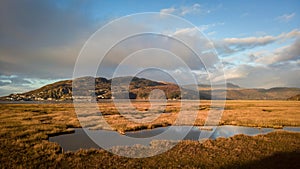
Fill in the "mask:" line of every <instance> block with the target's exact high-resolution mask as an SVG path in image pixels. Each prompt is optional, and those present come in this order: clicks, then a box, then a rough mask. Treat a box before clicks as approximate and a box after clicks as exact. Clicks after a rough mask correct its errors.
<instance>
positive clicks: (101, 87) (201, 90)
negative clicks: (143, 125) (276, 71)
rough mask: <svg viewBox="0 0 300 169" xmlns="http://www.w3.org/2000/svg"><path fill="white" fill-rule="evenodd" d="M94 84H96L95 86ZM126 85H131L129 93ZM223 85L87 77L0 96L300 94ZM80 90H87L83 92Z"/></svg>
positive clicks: (235, 96)
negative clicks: (157, 92) (158, 92)
mask: <svg viewBox="0 0 300 169" xmlns="http://www.w3.org/2000/svg"><path fill="white" fill-rule="evenodd" d="M88 82H92V84H87V83H88ZM93 82H95V83H94V84H95V85H94V84H93ZM73 83H74V84H73ZM112 84H116V87H117V88H118V89H117V90H116V91H115V90H114V93H113V94H112V91H111V85H112ZM125 84H129V91H128V87H127V86H125ZM73 85H74V86H76V88H75V89H73ZM87 86H88V88H87ZM223 86H224V84H223V85H222V84H219V85H214V90H211V87H210V85H207V84H199V85H198V86H197V87H198V91H195V90H191V89H190V87H189V85H186V86H185V87H186V88H185V87H183V88H180V87H179V86H178V85H176V84H174V83H170V82H158V81H154V80H149V79H145V78H139V77H130V76H126V77H116V78H113V79H106V78H103V77H96V78H95V77H91V76H86V77H80V78H76V79H73V80H63V81H58V82H55V83H52V84H48V85H45V86H43V87H40V88H38V89H35V90H31V91H28V92H24V93H18V94H10V95H8V96H3V97H0V100H11V101H21V100H23V101H41V100H56V101H63V100H72V99H73V98H72V94H73V93H74V92H75V93H76V95H77V96H85V97H95V99H96V100H101V99H112V98H113V97H119V98H129V99H147V98H148V97H149V95H150V93H151V91H152V90H154V89H159V90H162V91H163V92H164V93H165V97H166V98H167V99H185V98H188V99H199V95H200V99H208V100H209V99H211V98H212V97H214V98H217V99H225V98H224V96H226V99H229V100H287V99H288V98H291V97H293V96H295V95H297V94H300V88H288V87H273V88H270V89H261V88H260V89H255V88H251V89H247V88H241V87H240V86H238V85H235V84H232V83H227V84H226V86H227V88H225V89H224V88H223ZM77 89H84V90H82V91H79V90H77ZM73 90H74V91H73ZM212 94H213V96H212ZM155 97H156V96H155ZM157 97H158V96H157Z"/></svg>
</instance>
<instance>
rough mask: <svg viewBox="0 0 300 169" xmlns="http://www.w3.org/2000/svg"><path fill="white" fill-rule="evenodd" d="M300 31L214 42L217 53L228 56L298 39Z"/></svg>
mask: <svg viewBox="0 0 300 169" xmlns="http://www.w3.org/2000/svg"><path fill="white" fill-rule="evenodd" d="M299 37H300V31H299V30H298V29H295V30H292V31H290V32H288V33H281V34H280V35H278V36H270V35H269V36H261V37H255V36H253V37H245V38H225V39H223V40H219V41H215V46H216V48H217V51H218V52H219V53H220V54H221V55H228V54H232V53H235V52H240V51H244V50H247V49H252V48H255V47H258V46H265V45H268V44H271V43H274V42H277V41H278V42H283V41H286V40H289V39H293V38H299Z"/></svg>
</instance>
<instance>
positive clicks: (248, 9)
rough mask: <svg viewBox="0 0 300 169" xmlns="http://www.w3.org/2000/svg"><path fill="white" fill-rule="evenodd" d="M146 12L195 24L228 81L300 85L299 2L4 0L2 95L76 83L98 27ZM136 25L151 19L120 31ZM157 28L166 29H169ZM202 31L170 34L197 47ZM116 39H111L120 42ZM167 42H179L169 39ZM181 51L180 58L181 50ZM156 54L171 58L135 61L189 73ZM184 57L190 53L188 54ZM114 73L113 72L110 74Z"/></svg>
mask: <svg viewBox="0 0 300 169" xmlns="http://www.w3.org/2000/svg"><path fill="white" fill-rule="evenodd" d="M144 12H157V13H160V14H165V15H168V14H172V15H176V16H178V17H181V18H183V19H185V20H187V21H188V22H190V23H192V24H193V25H194V26H195V27H196V28H197V30H200V31H201V32H202V33H203V34H204V36H205V37H207V38H208V39H209V40H210V41H211V42H212V44H213V46H214V49H215V50H216V52H217V55H218V59H219V60H218V62H221V63H222V65H223V68H222V70H223V72H224V74H225V77H226V81H227V82H232V83H235V84H237V85H240V86H242V87H247V88H271V87H300V78H299V75H300V1H298V0H287V1H277V0H275V1H274V0H272V1H270V0H265V1H260V0H253V1H237V0H236V1H235V0H230V1H211V0H207V1H173V0H172V1H171V0H167V1H163V2H162V1H156V0H154V1H115V0H112V1H96V0H94V1H93V0H89V1H85V0H78V1H77V0H43V1H39V0H35V1H34V0H23V1H18V0H2V1H0V96H1V95H7V94H10V93H19V92H25V91H28V90H32V89H36V88H38V87H41V86H43V85H46V84H49V83H53V82H55V81H59V80H63V79H70V78H72V75H73V71H74V65H75V63H76V59H77V58H78V55H79V52H80V51H81V49H82V47H83V46H84V44H85V43H86V41H87V40H88V39H89V38H90V37H91V36H92V35H93V34H94V33H95V32H96V31H97V30H98V29H100V28H101V27H102V26H104V25H106V24H107V23H110V22H111V21H113V20H115V19H118V18H120V17H122V16H127V15H132V14H136V13H144ZM128 26H131V27H128ZM133 26H134V29H139V30H140V29H147V28H145V27H146V26H147V23H146V21H145V22H142V23H140V25H134V24H133V25H130V24H129V23H127V24H125V25H124V26H121V27H120V28H119V29H123V30H126V29H133ZM155 26H156V28H157V29H160V30H162V31H163V28H162V25H159V24H158V25H155ZM195 27H176V26H174V30H168V31H169V32H168V35H170V36H172V37H182V38H185V37H189V38H190V41H193V40H194V41H193V42H194V43H193V44H191V45H192V46H194V47H196V48H197V45H199V43H198V42H199V39H197V36H194V34H193V32H194V31H195ZM119 29H117V30H119ZM172 31H173V32H172ZM114 36H115V35H114V34H109V35H108V37H107V38H108V39H109V38H112V39H113V38H114ZM193 37H194V39H192V38H193ZM151 38H153V37H143V38H141V39H135V40H133V44H134V42H135V44H136V45H141V46H140V47H143V45H144V44H147V43H150V42H149V41H151ZM152 40H153V39H152ZM129 41H130V40H129ZM168 42H169V43H168V44H170V43H171V44H173V41H171V40H170V39H169V40H168ZM174 43H175V42H174ZM142 44H143V45H142ZM133 46H134V45H133ZM144 46H145V45H144ZM146 46H147V45H146ZM150 46H151V45H150ZM135 47H136V46H135ZM119 48H120V50H118V48H116V49H115V51H113V52H112V53H113V54H114V55H113V54H111V55H109V56H107V64H106V65H104V67H102V69H103V71H108V70H110V71H111V70H112V69H114V68H115V66H116V64H117V62H120V59H115V57H117V58H118V54H120V53H121V54H124V49H129V47H128V46H125V47H124V46H123V48H122V44H121V45H120V47H119ZM121 49H123V50H121ZM128 51H130V50H127V51H125V53H126V52H127V53H128ZM177 51H178V52H179V53H180V51H179V49H178V50H177ZM155 52H157V53H155ZM155 52H151V53H152V54H153V53H154V54H157V55H164V54H165V57H162V58H155V57H153V58H151V59H148V58H147V55H146V54H144V53H143V52H141V53H139V54H140V56H143V58H144V59H141V58H139V57H138V56H136V59H134V60H135V61H137V62H138V60H141V61H140V62H138V64H140V65H141V64H142V63H143V62H142V60H145V59H146V60H148V61H156V60H159V59H160V60H159V62H160V63H162V65H163V66H165V67H168V65H169V66H170V67H168V68H169V69H172V70H173V72H174V73H179V74H180V73H181V76H182V74H184V73H185V72H184V71H183V70H182V69H178V67H177V68H176V66H175V67H174V65H176V63H175V61H174V63H173V60H172V59H170V58H169V55H167V54H166V53H167V52H165V53H162V52H161V51H155ZM181 52H182V51H181ZM121 54H120V55H121ZM180 54H182V55H188V54H187V53H184V52H182V53H180ZM182 57H184V59H185V60H184V62H187V63H191V64H193V63H194V64H195V63H196V62H194V61H193V60H192V59H193V58H192V57H191V56H190V55H189V56H182ZM204 57H206V58H204V60H205V61H206V62H207V63H208V64H210V63H211V64H212V65H213V64H214V63H215V62H216V60H215V59H216V58H215V57H213V56H210V55H208V56H204ZM147 63H148V62H147ZM168 63H169V64H168ZM127 66H128V69H127V71H128V72H129V70H130V66H133V65H130V64H129V62H128V64H127ZM144 66H148V65H144ZM172 66H173V67H172ZM208 67H209V66H208ZM214 71H216V74H218V73H220V72H217V71H218V69H217V68H216V69H214ZM122 72H123V73H124V72H126V70H125V69H124V70H122ZM194 72H197V70H194ZM108 74H109V73H108ZM108 74H106V75H107V76H109V75H108ZM124 74H125V75H126V73H124ZM195 75H197V73H195ZM108 78H109V77H108ZM206 78H207V77H206ZM206 80H207V79H206ZM210 80H212V81H216V82H217V81H218V77H217V76H216V77H211V79H210ZM201 82H203V83H206V81H205V80H203V79H201V77H199V83H201Z"/></svg>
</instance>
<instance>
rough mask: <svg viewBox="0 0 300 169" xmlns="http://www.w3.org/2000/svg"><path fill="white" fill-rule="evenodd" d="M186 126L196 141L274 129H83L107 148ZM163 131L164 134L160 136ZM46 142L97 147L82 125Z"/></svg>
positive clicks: (172, 135) (172, 136) (171, 135)
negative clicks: (123, 132)
mask: <svg viewBox="0 0 300 169" xmlns="http://www.w3.org/2000/svg"><path fill="white" fill-rule="evenodd" d="M189 129H190V132H189V133H188V134H187V135H186V136H185V137H184V139H185V140H199V136H200V133H202V134H210V135H211V136H210V139H216V138H218V137H225V138H228V137H232V136H234V135H237V134H245V135H249V136H254V135H258V134H267V133H269V132H272V131H274V129H273V128H253V127H242V126H218V127H217V128H216V129H215V130H214V131H208V130H200V129H199V127H196V126H193V127H192V126H169V127H160V128H155V129H151V130H141V131H135V132H126V135H125V136H122V135H121V138H122V139H118V138H119V137H120V134H119V133H118V132H115V131H107V130H87V129H86V131H87V132H88V134H89V135H90V136H92V138H96V140H98V141H101V145H102V146H104V147H105V148H111V147H113V146H125V145H128V146H132V145H134V142H133V141H132V140H133V139H140V138H144V139H142V140H143V141H142V142H141V144H144V145H148V144H149V143H150V142H151V141H152V139H156V140H157V139H162V140H179V139H180V136H181V135H182V134H184V133H186V132H188V130H189ZM167 130H168V134H167V135H163V134H164V132H165V131H167ZM283 130H286V131H292V132H300V127H284V128H283ZM118 136H119V137H118ZM157 136H161V137H157ZM152 137H154V138H152ZM123 138H124V139H123ZM140 140H141V139H140ZM49 141H52V142H57V143H58V144H60V145H61V146H62V147H63V149H64V150H65V151H75V150H78V149H88V148H99V146H98V145H97V144H96V143H95V142H93V140H92V139H91V138H90V137H89V136H88V135H87V134H86V133H85V131H84V129H82V128H78V129H75V133H72V134H64V135H60V136H55V137H50V138H49Z"/></svg>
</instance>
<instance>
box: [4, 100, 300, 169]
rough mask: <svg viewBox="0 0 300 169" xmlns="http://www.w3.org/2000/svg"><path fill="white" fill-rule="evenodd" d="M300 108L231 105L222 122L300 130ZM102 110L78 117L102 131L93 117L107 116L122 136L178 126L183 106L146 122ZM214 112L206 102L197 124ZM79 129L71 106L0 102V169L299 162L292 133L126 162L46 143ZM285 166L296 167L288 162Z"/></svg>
mask: <svg viewBox="0 0 300 169" xmlns="http://www.w3.org/2000/svg"><path fill="white" fill-rule="evenodd" d="M133 105H134V106H135V107H136V108H137V109H138V110H139V111H140V112H139V113H140V114H141V116H138V117H140V118H141V119H143V117H144V116H147V115H151V114H149V113H148V114H147V110H149V108H150V105H149V103H147V102H142V101H138V102H133ZM192 106H194V105H191V107H190V110H184V111H185V114H187V115H188V114H189V113H191V114H192V113H195V112H193V111H194V109H195V108H198V107H192ZM299 107H300V102H297V101H227V102H226V107H225V110H224V113H223V116H222V119H221V121H220V124H221V125H227V124H228V125H243V126H256V127H274V128H280V127H282V126H300V109H299ZM99 108H100V111H97V112H87V113H86V114H84V113H83V114H80V115H81V116H80V117H79V118H83V119H85V120H86V121H85V123H86V124H87V125H90V126H88V127H91V128H94V129H99V128H101V127H103V126H101V125H99V124H98V123H97V121H96V122H95V120H94V119H95V118H99V116H100V115H101V114H100V113H99V112H104V113H103V117H104V119H105V120H106V121H107V122H108V123H109V124H110V125H111V129H113V130H118V131H120V132H123V131H129V130H140V129H148V128H155V127H160V126H166V125H171V124H173V123H174V121H175V120H176V118H177V116H178V112H179V110H180V102H178V101H169V102H168V103H167V107H166V109H165V110H164V112H163V113H162V112H159V113H156V114H159V115H160V116H159V117H158V118H157V119H155V120H154V121H151V122H147V123H139V122H132V121H130V120H129V119H128V118H126V114H125V115H122V114H119V113H118V111H117V110H116V108H115V107H114V104H113V103H111V102H105V103H100V104H99ZM209 110H211V108H210V101H201V104H200V110H198V112H197V119H196V122H195V125H199V126H201V125H203V124H204V122H205V118H206V117H207V114H208V112H209ZM189 111H190V112H189ZM129 115H130V113H129ZM93 120H94V121H93ZM92 122H93V123H92ZM74 127H81V124H80V123H79V121H78V119H77V117H76V113H75V111H74V107H73V105H72V104H0V141H1V147H0V168H30V167H33V168H36V167H42V168H49V167H50V168H61V167H62V168H69V167H77V168H78V167H80V166H85V165H90V166H91V167H96V166H97V165H98V166H99V165H100V166H101V167H102V166H103V167H110V166H111V165H113V166H115V167H122V166H123V167H125V166H126V167H129V168H132V167H137V166H145V167H146V168H149V167H150V168H151V167H155V166H154V165H159V166H161V167H170V168H181V167H189V166H192V167H196V168H197V167H208V168H219V167H226V166H229V167H232V166H233V167H236V166H243V165H248V164H253V165H256V163H257V164H264V162H261V163H260V160H262V159H265V158H269V157H270V158H271V159H273V158H274V159H273V160H276V159H277V156H274V157H273V155H274V153H288V154H289V153H291V154H290V155H285V156H291V158H292V157H294V156H296V157H298V159H299V151H300V148H299V145H300V143H299V141H300V139H299V138H300V134H299V133H287V132H279V133H271V134H268V135H266V136H257V137H247V136H236V137H234V138H229V139H218V140H216V141H208V142H205V144H200V143H198V142H195V141H194V142H193V141H184V142H183V143H180V144H179V145H178V146H176V147H175V148H174V149H172V150H171V151H169V152H167V153H164V154H161V155H159V156H155V157H151V158H147V159H128V158H122V157H119V156H115V155H112V154H110V153H107V152H105V151H103V150H82V151H79V152H76V153H62V150H61V147H60V146H59V145H58V144H56V143H50V142H48V141H47V140H48V137H49V136H52V135H57V134H62V133H69V132H72V131H71V130H70V129H69V128H74ZM104 129H106V128H104ZM211 144H212V145H211ZM207 146H209V147H208V148H207ZM249 146H250V148H249ZM232 150H233V151H232ZM293 152H294V153H293ZM295 153H296V154H295ZM237 156H239V157H242V158H237ZM285 156H283V157H282V158H284V157H285ZM280 157H281V156H280ZM101 160H102V161H101ZM105 162H107V163H105ZM285 164H286V165H288V164H294V163H290V162H289V161H288V162H286V163H285ZM181 165H182V166H181ZM100 166H99V167H100ZM262 166H263V165H262ZM275 167H276V165H275Z"/></svg>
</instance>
